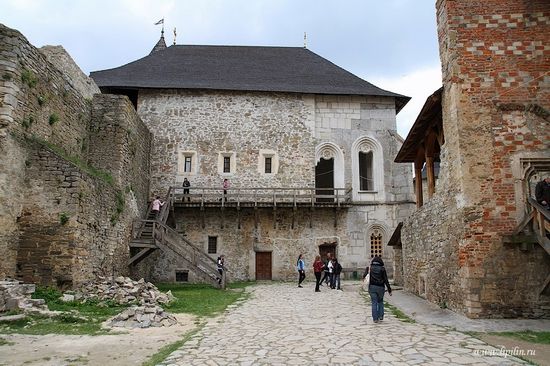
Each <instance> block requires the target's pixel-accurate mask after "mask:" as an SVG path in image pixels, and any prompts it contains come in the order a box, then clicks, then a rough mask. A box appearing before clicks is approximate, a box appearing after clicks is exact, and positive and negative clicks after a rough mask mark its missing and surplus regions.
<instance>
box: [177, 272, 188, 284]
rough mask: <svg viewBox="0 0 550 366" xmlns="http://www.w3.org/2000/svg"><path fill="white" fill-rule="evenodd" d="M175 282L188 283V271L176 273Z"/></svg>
mask: <svg viewBox="0 0 550 366" xmlns="http://www.w3.org/2000/svg"><path fill="white" fill-rule="evenodd" d="M176 282H189V271H176Z"/></svg>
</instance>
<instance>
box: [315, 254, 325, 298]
mask: <svg viewBox="0 0 550 366" xmlns="http://www.w3.org/2000/svg"><path fill="white" fill-rule="evenodd" d="M323 267H324V265H323V262H321V256H320V255H319V254H317V256H315V262H313V272H314V273H315V292H321V290H319V284H320V283H321V273H322V272H323Z"/></svg>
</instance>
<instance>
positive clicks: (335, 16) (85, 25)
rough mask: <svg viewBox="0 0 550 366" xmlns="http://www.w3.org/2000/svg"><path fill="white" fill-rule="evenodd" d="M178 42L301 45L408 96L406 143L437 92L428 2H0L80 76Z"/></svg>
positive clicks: (5, 16) (402, 122) (12, 20)
mask: <svg viewBox="0 0 550 366" xmlns="http://www.w3.org/2000/svg"><path fill="white" fill-rule="evenodd" d="M162 18H164V27H165V28H164V29H165V39H166V43H167V44H168V45H170V44H172V43H173V41H174V34H173V30H174V28H176V29H177V43H178V44H203V45H254V46H290V47H301V46H303V43H304V32H306V33H307V41H306V42H307V48H308V49H310V50H311V51H313V52H315V53H316V54H318V55H320V56H322V57H324V58H326V59H328V60H329V61H331V62H333V63H335V64H337V65H338V66H340V67H342V68H344V69H346V70H348V71H349V72H351V73H353V74H355V75H357V76H359V77H361V78H362V79H365V80H367V81H369V82H371V83H373V84H375V85H376V86H378V87H381V88H383V89H386V90H390V91H392V92H395V93H400V94H403V95H407V96H410V97H412V98H413V99H412V100H411V102H409V104H408V105H407V106H406V107H405V108H404V109H403V110H402V111H401V113H400V114H399V115H398V116H397V123H398V126H397V130H398V132H399V133H400V134H401V135H402V136H403V137H406V135H407V133H408V130H409V128H410V126H411V125H412V124H413V123H414V120H415V119H416V117H417V115H418V113H419V111H420V109H421V107H422V105H423V104H424V101H425V100H426V98H427V97H428V96H429V95H430V94H431V93H432V92H434V91H435V90H436V89H437V88H439V87H440V86H441V72H440V62H439V55H438V45H437V27H436V13H435V0H383V1H380V0H376V1H375V0H340V1H328V0H92V1H90V0H88V1H85V0H2V4H1V12H0V23H2V24H4V25H6V26H8V27H10V28H14V29H17V30H19V31H20V32H21V33H23V35H25V36H26V37H27V39H28V40H29V41H30V42H31V43H32V44H33V45H34V46H36V47H41V46H43V45H62V46H63V47H64V48H65V49H66V50H67V51H68V52H69V54H70V55H71V56H72V57H73V59H74V60H75V62H76V63H77V64H78V65H79V66H80V68H81V69H82V70H83V71H84V73H86V74H89V73H90V72H91V71H96V70H103V69H109V68H113V67H117V66H121V65H123V64H126V63H128V62H131V61H134V60H136V59H138V58H141V57H144V56H146V55H147V54H148V53H149V52H150V51H151V49H152V48H153V46H154V45H155V43H156V42H157V41H158V39H159V37H160V31H161V26H160V25H158V26H155V25H154V23H156V22H157V21H158V20H160V19H162Z"/></svg>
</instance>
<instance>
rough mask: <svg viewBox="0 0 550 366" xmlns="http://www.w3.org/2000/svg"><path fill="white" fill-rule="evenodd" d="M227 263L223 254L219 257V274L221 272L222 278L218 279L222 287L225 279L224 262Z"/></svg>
mask: <svg viewBox="0 0 550 366" xmlns="http://www.w3.org/2000/svg"><path fill="white" fill-rule="evenodd" d="M224 261H225V256H224V255H223V254H222V255H220V256H219V257H218V272H220V278H218V283H219V284H220V285H221V283H222V278H223V262H224Z"/></svg>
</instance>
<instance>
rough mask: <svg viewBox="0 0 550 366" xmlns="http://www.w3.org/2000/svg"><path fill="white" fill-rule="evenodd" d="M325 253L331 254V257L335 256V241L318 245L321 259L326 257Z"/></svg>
mask: <svg viewBox="0 0 550 366" xmlns="http://www.w3.org/2000/svg"><path fill="white" fill-rule="evenodd" d="M327 253H330V254H332V258H334V257H336V254H337V253H336V243H331V244H323V245H321V246H319V254H320V255H321V260H325V259H327Z"/></svg>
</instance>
